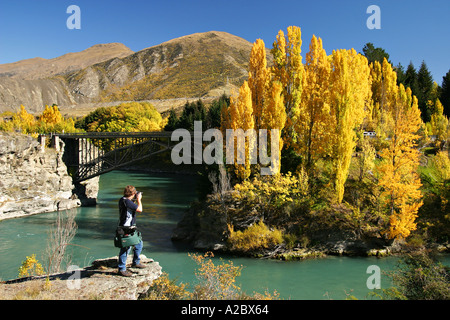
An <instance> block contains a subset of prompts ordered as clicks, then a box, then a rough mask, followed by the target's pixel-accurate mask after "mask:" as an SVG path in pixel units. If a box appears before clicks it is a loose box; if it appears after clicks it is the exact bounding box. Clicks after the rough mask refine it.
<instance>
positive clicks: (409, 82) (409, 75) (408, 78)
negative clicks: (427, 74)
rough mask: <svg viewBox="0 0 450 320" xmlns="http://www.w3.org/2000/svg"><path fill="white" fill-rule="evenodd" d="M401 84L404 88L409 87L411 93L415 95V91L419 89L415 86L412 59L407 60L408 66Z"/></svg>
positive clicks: (415, 74)
mask: <svg viewBox="0 0 450 320" xmlns="http://www.w3.org/2000/svg"><path fill="white" fill-rule="evenodd" d="M403 85H404V86H405V88H410V89H411V91H412V94H413V95H415V96H417V92H418V91H419V90H418V87H417V71H416V68H415V67H414V64H413V63H412V61H411V62H409V64H408V67H407V68H406V71H405V80H404V83H403Z"/></svg>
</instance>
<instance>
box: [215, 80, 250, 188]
mask: <svg viewBox="0 0 450 320" xmlns="http://www.w3.org/2000/svg"><path fill="white" fill-rule="evenodd" d="M227 109H228V110H227V112H224V113H223V115H224V116H228V119H225V121H224V122H223V123H222V132H224V133H225V134H226V129H233V130H235V132H236V131H237V130H239V129H242V130H243V131H247V130H249V129H254V126H255V123H254V118H253V106H252V93H251V91H250V88H249V86H248V82H247V81H244V83H243V85H242V86H241V87H240V88H239V95H238V97H237V98H235V97H231V98H230V106H229V107H228V108H227ZM224 125H225V126H224ZM225 136H226V135H225ZM233 139H234V148H235V150H234V151H233V154H234V155H235V159H234V170H235V173H236V176H237V177H238V178H239V179H240V180H246V179H247V178H248V177H249V176H250V174H251V168H250V153H249V151H250V149H251V148H252V147H253V145H252V144H253V143H255V141H252V139H251V138H249V139H246V141H245V150H240V149H241V148H242V146H241V148H239V146H238V144H237V142H238V139H237V137H233ZM228 143H229V142H228V141H227V148H228ZM242 151H244V157H245V163H244V164H239V163H238V159H237V158H238V154H239V152H242ZM227 160H228V159H227Z"/></svg>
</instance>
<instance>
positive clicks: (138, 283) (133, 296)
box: [0, 254, 162, 300]
mask: <svg viewBox="0 0 450 320" xmlns="http://www.w3.org/2000/svg"><path fill="white" fill-rule="evenodd" d="M140 257H141V263H142V264H143V265H145V266H146V268H145V269H137V268H132V267H131V266H130V265H131V260H132V254H131V255H128V261H127V265H128V267H127V269H128V270H129V271H131V272H132V273H133V275H132V276H131V277H123V276H120V275H118V273H117V257H111V258H107V259H99V260H95V261H94V262H93V263H92V265H91V266H89V267H85V268H82V269H76V270H73V271H71V272H66V273H60V274H53V275H50V276H49V278H48V280H47V277H46V276H42V277H39V278H36V277H35V278H26V279H15V280H9V281H5V282H4V283H3V284H0V292H1V293H0V299H4V300H9V299H34V300H43V299H51V300H97V299H102V300H137V299H139V297H140V296H141V295H142V294H144V293H146V292H147V291H148V289H149V287H150V286H151V284H152V282H153V280H155V279H157V278H158V277H159V276H160V275H161V273H162V271H161V270H162V268H161V266H160V265H159V263H158V262H155V261H153V259H151V258H147V257H146V256H145V255H142V254H141V256H140Z"/></svg>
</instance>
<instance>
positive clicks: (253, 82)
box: [248, 39, 269, 128]
mask: <svg viewBox="0 0 450 320" xmlns="http://www.w3.org/2000/svg"><path fill="white" fill-rule="evenodd" d="M248 69H249V71H248V86H249V88H250V91H251V92H252V104H253V116H254V121H255V127H256V128H260V127H261V122H262V119H261V118H262V116H263V108H264V104H265V98H266V89H267V85H268V81H269V69H267V59H266V46H265V45H264V41H263V40H261V39H258V40H256V42H255V43H254V44H253V47H252V51H251V53H250V61H249V65H248Z"/></svg>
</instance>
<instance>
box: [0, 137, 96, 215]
mask: <svg viewBox="0 0 450 320" xmlns="http://www.w3.org/2000/svg"><path fill="white" fill-rule="evenodd" d="M60 144H61V145H60V146H59V147H60V148H59V150H64V142H62V141H60ZM62 155H63V152H58V151H57V150H56V149H55V148H42V147H41V145H40V144H39V143H38V141H37V140H36V139H35V138H33V137H31V136H28V135H24V134H20V133H11V132H0V176H1V177H2V178H1V179H0V190H1V192H0V220H3V219H8V218H15V217H20V216H25V215H31V214H37V213H44V212H53V211H58V210H67V209H71V208H75V207H79V206H81V204H82V202H81V200H80V197H79V196H77V195H76V194H77V193H76V192H74V188H75V186H74V185H73V183H72V178H71V177H70V176H69V174H68V173H67V167H66V165H65V164H64V162H63V160H62ZM96 183H97V185H98V180H97V181H96ZM91 185H92V183H91V184H90V185H89V186H88V187H87V188H86V187H85V189H89V191H90V193H89V197H90V198H93V197H95V198H96V197H97V195H96V194H95V195H94V193H96V191H95V188H93V187H92V186H91ZM94 185H95V183H94ZM97 192H98V189H97Z"/></svg>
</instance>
